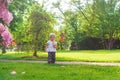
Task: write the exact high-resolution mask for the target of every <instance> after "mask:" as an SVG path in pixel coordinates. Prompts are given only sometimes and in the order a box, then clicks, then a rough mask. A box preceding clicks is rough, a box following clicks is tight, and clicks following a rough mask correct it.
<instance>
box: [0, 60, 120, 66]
mask: <svg viewBox="0 0 120 80" xmlns="http://www.w3.org/2000/svg"><path fill="white" fill-rule="evenodd" d="M0 62H28V63H47V61H33V60H0ZM56 64H69V65H98V66H120V63H112V62H111V63H110V62H74V61H72V62H69V61H63V62H62V61H56Z"/></svg>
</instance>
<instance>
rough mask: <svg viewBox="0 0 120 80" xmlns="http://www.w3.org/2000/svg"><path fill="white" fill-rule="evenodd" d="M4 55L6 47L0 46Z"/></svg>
mask: <svg viewBox="0 0 120 80" xmlns="http://www.w3.org/2000/svg"><path fill="white" fill-rule="evenodd" d="M5 53H6V47H5V46H4V45H3V46H2V54H5Z"/></svg>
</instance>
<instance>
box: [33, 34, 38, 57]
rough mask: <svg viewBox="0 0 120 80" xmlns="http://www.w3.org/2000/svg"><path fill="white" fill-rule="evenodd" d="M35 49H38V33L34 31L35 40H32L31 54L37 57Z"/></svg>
mask: <svg viewBox="0 0 120 80" xmlns="http://www.w3.org/2000/svg"><path fill="white" fill-rule="evenodd" d="M37 49H38V33H36V36H35V40H34V53H33V56H35V57H38V55H37Z"/></svg>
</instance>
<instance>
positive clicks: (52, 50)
mask: <svg viewBox="0 0 120 80" xmlns="http://www.w3.org/2000/svg"><path fill="white" fill-rule="evenodd" d="M49 37H50V40H49V41H48V42H47V45H46V48H45V50H46V51H47V52H48V63H55V54H56V48H57V42H56V41H55V37H56V35H55V33H50V36H49Z"/></svg>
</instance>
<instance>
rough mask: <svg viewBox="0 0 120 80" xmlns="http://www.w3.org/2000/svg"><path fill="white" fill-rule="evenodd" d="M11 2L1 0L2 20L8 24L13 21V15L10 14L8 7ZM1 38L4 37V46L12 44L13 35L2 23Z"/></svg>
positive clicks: (0, 28) (0, 14) (9, 0)
mask: <svg viewBox="0 0 120 80" xmlns="http://www.w3.org/2000/svg"><path fill="white" fill-rule="evenodd" d="M10 2H11V0H0V18H2V20H3V21H4V22H5V23H7V24H9V23H10V22H11V21H12V19H13V16H12V13H10V12H9V10H8V9H7V5H6V4H8V3H10ZM0 36H1V37H2V39H1V41H2V44H3V45H5V46H6V47H7V46H9V45H10V44H11V43H12V34H11V33H10V32H9V30H8V28H7V27H6V26H4V25H3V24H2V23H0Z"/></svg>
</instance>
